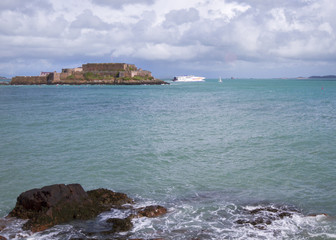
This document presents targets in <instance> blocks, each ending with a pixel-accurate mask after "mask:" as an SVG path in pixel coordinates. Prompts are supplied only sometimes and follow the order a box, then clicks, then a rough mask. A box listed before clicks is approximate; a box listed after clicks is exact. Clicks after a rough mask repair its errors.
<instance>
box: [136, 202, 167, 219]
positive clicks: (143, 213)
mask: <svg viewBox="0 0 336 240" xmlns="http://www.w3.org/2000/svg"><path fill="white" fill-rule="evenodd" d="M166 213H167V209H166V208H164V207H162V206H159V205H154V206H148V207H145V208H140V209H138V215H137V216H138V217H148V218H154V217H159V216H161V215H164V214H166Z"/></svg>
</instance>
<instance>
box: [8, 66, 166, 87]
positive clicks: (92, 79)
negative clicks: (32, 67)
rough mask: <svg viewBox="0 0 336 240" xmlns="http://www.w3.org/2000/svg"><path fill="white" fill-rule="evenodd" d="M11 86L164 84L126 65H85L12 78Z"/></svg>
mask: <svg viewBox="0 0 336 240" xmlns="http://www.w3.org/2000/svg"><path fill="white" fill-rule="evenodd" d="M11 84H12V85H34V84H51V85H55V84H111V85H115V84H123V85H133V84H165V82H164V81H161V80H158V79H155V78H154V77H153V76H152V73H151V72H150V71H146V70H142V69H141V68H139V69H138V68H137V67H136V66H135V65H134V64H127V63H87V64H83V65H82V67H77V68H65V69H62V72H60V73H58V72H56V71H55V72H41V74H40V76H17V77H13V78H12V81H11Z"/></svg>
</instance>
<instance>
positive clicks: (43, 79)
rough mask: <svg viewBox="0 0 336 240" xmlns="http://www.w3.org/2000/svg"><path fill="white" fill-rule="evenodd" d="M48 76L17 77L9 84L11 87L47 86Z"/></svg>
mask: <svg viewBox="0 0 336 240" xmlns="http://www.w3.org/2000/svg"><path fill="white" fill-rule="evenodd" d="M47 79H48V76H17V77H13V78H12V81H11V82H10V84H11V85H35V84H47V83H48V80H47Z"/></svg>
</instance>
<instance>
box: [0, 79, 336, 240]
mask: <svg viewBox="0 0 336 240" xmlns="http://www.w3.org/2000/svg"><path fill="white" fill-rule="evenodd" d="M0 166H1V167H0V226H1V225H2V226H3V227H2V228H4V229H2V230H0V236H3V237H6V238H8V239H45V240H47V239H72V238H77V239H86V238H90V239H136V238H141V239H155V238H160V239H315V240H318V239H336V79H328V80H323V79H319V80H313V79H304V80H299V79H232V80H231V79H230V80H229V79H227V80H224V79H223V82H222V83H219V82H218V80H216V79H212V80H211V79H210V80H209V79H208V80H206V81H205V82H195V83H171V84H170V85H162V86H103V85H102V86H86V85H85V86H84V85H82V86H0ZM58 183H65V184H70V183H79V184H81V185H82V186H83V188H84V189H85V190H91V189H96V188H107V189H111V190H113V191H118V192H123V193H126V194H127V195H128V196H130V197H131V198H133V199H135V200H136V202H137V203H136V205H137V206H146V205H153V204H159V205H162V206H164V207H166V208H167V209H168V213H167V214H166V215H164V216H163V217H159V218H153V219H149V218H140V219H133V220H132V221H133V224H134V228H133V230H132V231H130V232H125V233H119V234H116V235H104V234H102V233H101V232H100V231H101V229H103V228H104V221H105V220H106V219H107V218H110V217H118V216H119V217H120V216H126V215H127V214H128V213H127V210H123V211H122V210H113V211H110V212H106V213H103V214H101V215H99V216H98V217H97V218H96V219H93V220H91V221H82V222H73V223H69V224H64V225H58V226H55V227H53V228H51V229H49V230H46V231H43V232H40V233H35V234H33V233H31V232H28V231H23V230H22V229H21V226H22V224H23V221H21V220H11V221H8V220H5V219H4V217H5V216H6V215H7V214H8V213H9V212H10V211H11V209H13V207H14V206H15V203H16V198H17V197H18V196H19V194H20V193H22V192H24V191H27V190H29V189H32V188H40V187H43V186H46V185H51V184H58ZM256 209H264V210H262V211H259V212H258V211H256V212H258V213H257V214H251V212H252V211H253V210H256ZM265 209H273V210H272V211H267V210H265ZM276 211H278V212H280V211H286V212H287V213H290V214H289V215H285V216H282V217H277V216H276V215H275V212H276ZM260 219H261V220H260ZM253 221H254V222H256V221H257V222H258V223H257V224H251V223H252V222H253Z"/></svg>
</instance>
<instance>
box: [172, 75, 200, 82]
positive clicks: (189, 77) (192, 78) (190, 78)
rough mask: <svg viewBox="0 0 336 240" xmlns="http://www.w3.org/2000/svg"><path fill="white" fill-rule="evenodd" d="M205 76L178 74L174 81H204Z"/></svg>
mask: <svg viewBox="0 0 336 240" xmlns="http://www.w3.org/2000/svg"><path fill="white" fill-rule="evenodd" d="M204 79H205V77H197V76H194V75H185V76H176V77H174V79H173V81H174V82H204Z"/></svg>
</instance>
